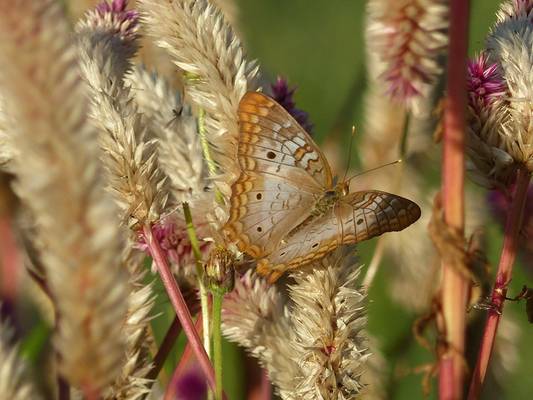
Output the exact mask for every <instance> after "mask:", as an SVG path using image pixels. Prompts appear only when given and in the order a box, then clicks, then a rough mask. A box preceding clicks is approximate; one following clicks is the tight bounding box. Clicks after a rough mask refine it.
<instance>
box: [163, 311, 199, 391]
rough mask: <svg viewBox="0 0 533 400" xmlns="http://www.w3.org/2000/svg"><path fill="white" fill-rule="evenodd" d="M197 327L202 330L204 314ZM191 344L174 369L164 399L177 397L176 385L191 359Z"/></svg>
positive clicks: (188, 344)
mask: <svg viewBox="0 0 533 400" xmlns="http://www.w3.org/2000/svg"><path fill="white" fill-rule="evenodd" d="M195 328H196V329H197V330H198V331H200V330H202V316H201V315H200V316H199V317H198V319H197V320H196V324H195ZM191 353H192V351H191V346H190V343H187V345H186V346H185V350H184V351H183V354H182V355H181V358H180V361H179V363H178V366H177V367H176V368H175V369H174V372H173V373H172V377H171V378H170V384H169V385H168V386H167V389H166V391H165V395H164V397H163V398H164V400H172V399H175V398H176V387H177V385H178V382H179V378H180V376H181V374H182V373H183V370H184V369H185V367H186V366H187V364H188V363H189V361H190V359H191Z"/></svg>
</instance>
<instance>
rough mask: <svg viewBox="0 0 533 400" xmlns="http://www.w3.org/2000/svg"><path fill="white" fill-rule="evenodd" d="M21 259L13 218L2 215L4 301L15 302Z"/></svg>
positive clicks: (0, 290)
mask: <svg viewBox="0 0 533 400" xmlns="http://www.w3.org/2000/svg"><path fill="white" fill-rule="evenodd" d="M19 266H20V260H19V253H18V248H17V244H16V240H15V237H14V236H13V229H12V226H11V218H10V217H9V216H8V215H3V216H1V217H0V295H1V297H2V299H3V301H6V302H8V303H10V304H14V303H15V299H16V297H17V292H18V287H19V281H20V268H19Z"/></svg>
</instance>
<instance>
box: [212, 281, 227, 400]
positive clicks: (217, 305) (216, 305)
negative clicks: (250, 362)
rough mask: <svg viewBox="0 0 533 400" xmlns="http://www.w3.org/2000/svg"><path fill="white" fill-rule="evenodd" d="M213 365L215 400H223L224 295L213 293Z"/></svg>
mask: <svg viewBox="0 0 533 400" xmlns="http://www.w3.org/2000/svg"><path fill="white" fill-rule="evenodd" d="M212 294H213V319H212V323H213V363H214V365H215V379H216V384H217V389H216V391H215V399H216V400H222V328H221V323H222V318H221V316H222V299H223V297H224V295H223V294H222V293H219V292H218V291H217V290H215V291H213V293H212Z"/></svg>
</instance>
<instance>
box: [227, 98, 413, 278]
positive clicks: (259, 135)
mask: <svg viewBox="0 0 533 400" xmlns="http://www.w3.org/2000/svg"><path fill="white" fill-rule="evenodd" d="M239 127H240V137H239V145H238V154H237V156H238V161H239V165H240V167H241V173H240V176H239V177H238V179H237V181H236V182H235V183H234V184H233V185H232V188H231V189H232V194H231V198H230V217H229V220H228V222H227V223H226V225H225V226H224V228H223V231H224V233H225V235H226V237H227V238H228V240H230V241H232V242H235V243H236V244H237V246H238V248H239V249H240V250H241V251H243V252H245V253H247V254H249V255H250V256H251V257H253V258H255V259H256V260H257V270H258V272H259V273H261V274H263V275H265V276H268V278H269V280H270V281H275V280H276V279H277V278H278V277H279V276H280V275H281V274H282V273H283V272H285V271H286V270H289V269H293V268H299V267H301V266H304V265H306V264H308V263H310V262H312V261H314V260H317V259H319V258H321V257H323V256H325V255H326V254H327V253H329V252H331V251H333V250H335V248H337V247H338V246H340V245H342V244H352V243H357V242H360V241H362V240H366V239H369V238H371V237H374V236H377V235H380V234H382V233H384V232H389V231H396V230H401V229H403V228H405V227H407V226H409V225H410V224H411V223H413V222H414V221H416V220H417V219H418V218H419V216H420V209H419V208H418V206H417V205H416V204H415V203H413V202H411V201H410V200H407V199H404V198H402V197H400V196H396V195H393V194H389V193H385V192H379V191H364V192H355V193H349V187H348V183H347V182H340V183H336V180H335V179H333V177H332V174H331V169H330V167H329V164H328V162H327V160H326V158H325V157H324V155H323V154H322V153H321V151H320V150H319V148H318V146H316V144H315V143H314V142H313V140H312V139H311V137H309V135H308V134H307V133H306V132H305V131H304V130H303V128H301V127H300V125H299V124H298V123H297V122H296V121H295V120H294V119H293V118H292V117H291V116H290V115H289V114H288V113H287V111H285V110H284V109H283V108H282V107H281V106H280V105H279V104H278V103H276V102H275V101H274V100H273V99H271V98H269V97H267V96H265V95H263V94H262V93H257V92H249V93H247V94H245V96H244V97H243V99H242V100H241V103H240V105H239Z"/></svg>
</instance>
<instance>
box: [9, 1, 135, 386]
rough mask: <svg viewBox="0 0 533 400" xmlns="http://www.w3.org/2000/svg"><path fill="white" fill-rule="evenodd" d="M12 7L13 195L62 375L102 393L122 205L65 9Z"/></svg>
mask: <svg viewBox="0 0 533 400" xmlns="http://www.w3.org/2000/svg"><path fill="white" fill-rule="evenodd" d="M16 4H17V6H16V7H13V5H12V4H11V3H9V4H8V3H5V2H0V20H1V21H0V31H1V32H0V59H1V60H2V65H5V68H2V71H1V75H2V90H3V93H4V95H5V96H6V100H7V99H8V100H9V101H6V104H9V108H8V111H9V112H10V116H11V117H13V118H14V119H16V121H17V124H16V135H14V137H15V140H14V144H15V145H16V146H17V148H18V151H19V154H20V157H18V158H17V159H15V160H13V161H14V162H13V164H14V171H15V173H16V175H17V178H18V185H17V192H18V194H19V195H20V197H21V198H22V199H23V201H24V204H25V205H26V206H27V207H28V208H29V209H30V210H31V213H32V218H33V221H34V223H35V226H36V231H37V235H38V244H39V247H40V249H39V250H41V254H42V260H43V265H44V267H45V269H46V276H47V283H48V284H49V287H50V290H51V292H52V294H53V298H54V301H55V307H56V308H55V309H56V312H57V314H58V315H60V316H61V317H60V318H59V319H58V321H57V329H56V334H55V337H54V344H55V347H56V351H57V352H58V353H59V355H60V357H59V369H60V373H61V374H62V375H63V376H64V377H65V379H67V380H68V381H69V383H70V384H71V385H73V386H77V387H81V386H90V387H91V388H93V389H94V390H101V389H102V388H103V387H105V386H106V385H107V384H109V383H110V382H111V381H113V379H114V378H115V376H116V375H117V374H118V372H119V371H118V368H117V367H118V366H119V365H120V364H121V362H122V360H123V356H124V349H125V343H124V342H125V339H124V338H123V337H122V336H121V334H120V332H121V329H122V324H121V322H122V321H124V320H125V317H126V311H127V302H126V298H127V295H126V276H125V274H124V271H123V270H122V269H121V268H120V267H121V266H120V254H121V248H122V245H123V243H122V240H121V232H120V229H119V227H118V224H117V222H118V221H117V218H116V216H117V209H116V208H115V207H114V204H113V202H112V201H110V199H109V197H108V196H106V195H105V192H104V182H103V179H102V174H101V169H100V163H99V160H98V157H99V151H98V147H97V132H96V130H95V129H94V127H93V126H92V124H91V123H89V120H88V118H87V114H86V113H87V108H88V107H87V94H86V92H85V86H84V85H83V84H82V82H81V79H80V72H79V70H78V63H77V53H76V51H75V47H74V46H73V45H72V43H71V41H70V39H71V37H72V34H71V31H70V27H69V24H68V22H67V20H66V18H65V16H64V15H63V13H62V8H61V6H60V4H59V3H58V2H56V1H54V0H40V1H38V2H35V1H31V0H18V1H17V2H16ZM6 60H9V62H7V61H6ZM65 232H68V235H66V234H65ZM87 366H91V368H87Z"/></svg>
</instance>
